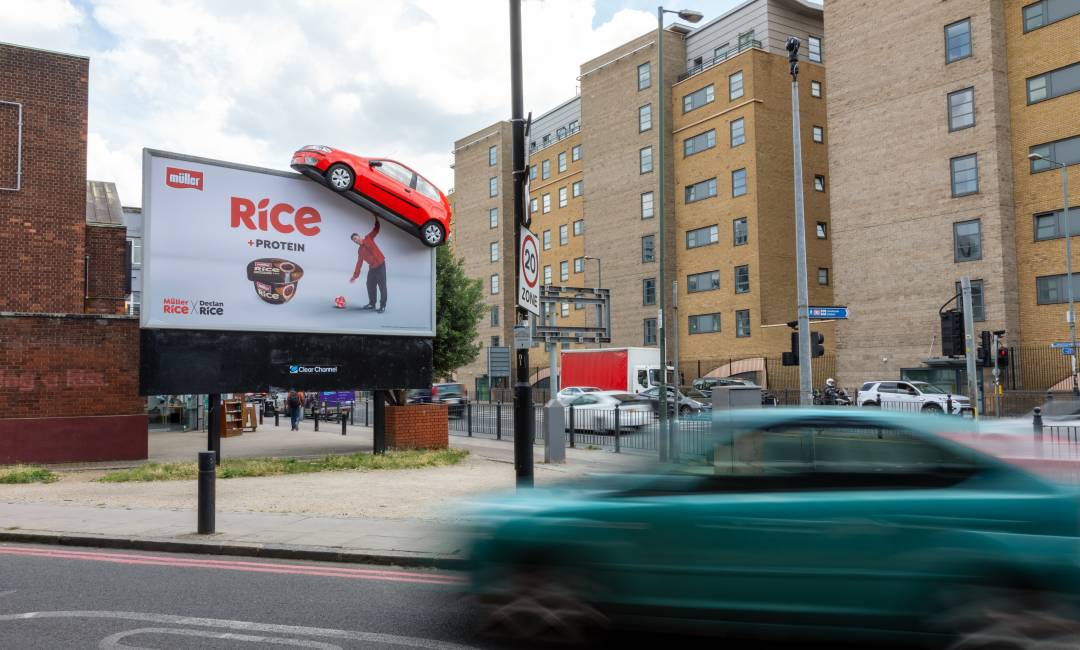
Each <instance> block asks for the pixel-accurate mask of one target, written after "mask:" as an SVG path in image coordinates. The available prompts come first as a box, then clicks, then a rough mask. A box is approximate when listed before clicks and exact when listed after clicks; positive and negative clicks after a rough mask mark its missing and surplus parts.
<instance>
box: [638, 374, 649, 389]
mask: <svg viewBox="0 0 1080 650" xmlns="http://www.w3.org/2000/svg"><path fill="white" fill-rule="evenodd" d="M637 383H638V385H640V386H648V385H649V374H648V373H647V372H646V371H644V370H638V371H637Z"/></svg>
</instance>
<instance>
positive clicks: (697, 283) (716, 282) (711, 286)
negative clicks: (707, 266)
mask: <svg viewBox="0 0 1080 650" xmlns="http://www.w3.org/2000/svg"><path fill="white" fill-rule="evenodd" d="M719 288H720V271H705V272H704V273H692V274H690V275H688V276H686V292H687V293H701V292H702V291H714V290H716V289H719Z"/></svg>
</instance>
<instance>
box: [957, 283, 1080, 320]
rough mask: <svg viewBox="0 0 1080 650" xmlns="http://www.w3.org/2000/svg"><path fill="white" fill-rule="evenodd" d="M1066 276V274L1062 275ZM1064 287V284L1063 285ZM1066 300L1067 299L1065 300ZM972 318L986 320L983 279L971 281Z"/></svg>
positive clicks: (958, 288) (962, 306)
mask: <svg viewBox="0 0 1080 650" xmlns="http://www.w3.org/2000/svg"><path fill="white" fill-rule="evenodd" d="M1061 277H1065V276H1061ZM1062 286H1063V287H1064V284H1063V285H1062ZM956 293H957V294H959V293H960V283H959V282H957V283H956ZM959 302H960V311H961V312H963V311H964V303H963V301H959ZM1063 302H1065V301H1063ZM971 320H973V321H984V320H986V303H985V302H984V301H983V281H982V280H972V281H971Z"/></svg>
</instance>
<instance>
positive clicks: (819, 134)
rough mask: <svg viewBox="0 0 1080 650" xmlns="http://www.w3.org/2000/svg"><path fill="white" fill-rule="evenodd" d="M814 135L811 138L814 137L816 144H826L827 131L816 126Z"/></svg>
mask: <svg viewBox="0 0 1080 650" xmlns="http://www.w3.org/2000/svg"><path fill="white" fill-rule="evenodd" d="M812 134H813V135H812V136H811V137H813V139H814V142H817V143H819V144H820V143H822V142H825V129H824V128H823V127H820V126H817V125H815V126H814V128H813V131H812Z"/></svg>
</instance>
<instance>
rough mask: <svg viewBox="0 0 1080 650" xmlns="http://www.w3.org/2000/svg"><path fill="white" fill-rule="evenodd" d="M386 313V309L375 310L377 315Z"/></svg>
mask: <svg viewBox="0 0 1080 650" xmlns="http://www.w3.org/2000/svg"><path fill="white" fill-rule="evenodd" d="M384 311H386V307H379V308H378V309H376V310H375V313H376V314H381V313H383V312H384Z"/></svg>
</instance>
